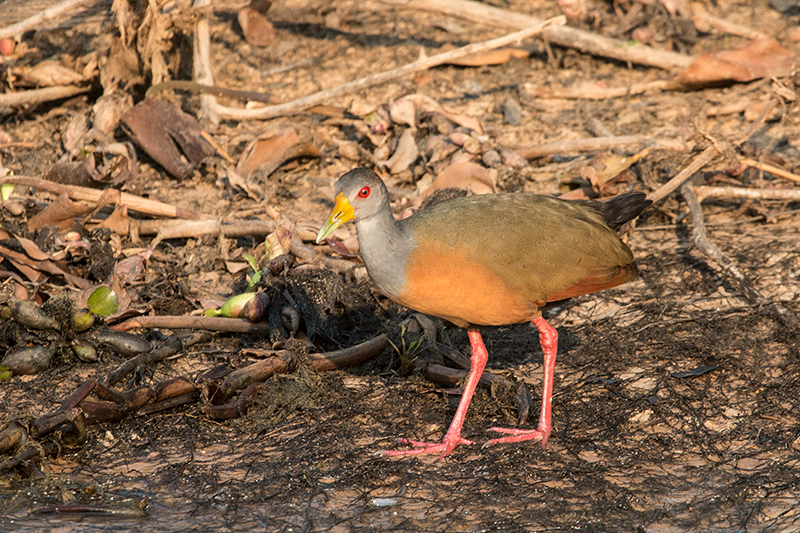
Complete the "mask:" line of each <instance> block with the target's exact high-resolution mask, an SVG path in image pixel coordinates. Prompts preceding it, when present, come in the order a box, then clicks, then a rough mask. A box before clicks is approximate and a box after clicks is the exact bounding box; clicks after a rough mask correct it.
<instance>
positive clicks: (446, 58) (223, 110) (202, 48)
mask: <svg viewBox="0 0 800 533" xmlns="http://www.w3.org/2000/svg"><path fill="white" fill-rule="evenodd" d="M198 1H200V0H198ZM564 22H565V19H564V17H555V18H552V19H549V20H546V21H544V22H542V21H539V20H537V21H536V22H535V23H534V24H533V25H532V26H533V27H525V29H523V30H522V31H518V32H515V33H511V34H508V35H504V36H503V37H498V38H496V39H491V40H489V41H484V42H480V43H474V44H470V45H467V46H464V47H461V48H456V49H455V50H451V51H449V52H444V53H441V54H437V55H435V56H433V57H424V58H421V59H418V60H417V61H414V62H413V63H409V64H407V65H403V66H402V67H398V68H396V69H392V70H389V71H385V72H380V73H378V74H372V75H370V76H366V77H364V78H360V79H358V80H354V81H351V82H349V83H345V84H343V85H339V86H338V87H333V88H332V89H327V90H324V91H320V92H318V93H314V94H312V95H309V96H306V97H303V98H299V99H297V100H294V101H292V102H287V103H285V104H279V105H274V106H268V107H262V108H257V109H240V108H235V107H226V106H223V105H220V104H217V103H216V100H213V97H211V96H202V97H201V101H203V102H205V101H206V100H203V99H205V98H207V99H208V101H209V102H213V103H211V104H209V110H210V112H211V114H212V115H214V116H218V117H220V118H226V119H233V120H248V119H256V120H266V119H270V118H275V117H280V116H287V115H293V114H297V113H299V112H301V111H303V110H305V109H308V108H310V107H313V106H315V105H318V104H321V103H322V102H324V101H326V100H330V99H331V98H336V97H339V96H344V95H346V94H350V93H353V92H355V91H358V90H360V89H364V88H366V87H371V86H373V85H377V84H380V83H384V82H387V81H391V80H395V79H398V78H401V77H403V76H406V75H408V74H412V73H414V72H419V71H422V70H427V69H429V68H431V67H435V66H437V65H442V64H444V63H448V62H450V61H453V60H455V59H461V58H463V57H467V56H470V55H473V54H476V53H479V52H485V51H487V50H493V49H495V48H499V47H501V46H506V45H508V44H511V43H514V42H517V41H521V40H523V39H526V38H528V37H531V36H533V35H536V34H537V33H541V32H542V31H544V30H545V29H546V28H549V27H552V26H554V25H559V24H564ZM206 24H207V23H206ZM200 30H203V28H201V27H200V22H198V24H197V27H196V29H195V32H196V35H195V72H203V73H208V76H210V72H211V68H210V66H209V64H208V61H209V59H208V51H207V46H208V43H207V42H206V41H204V39H205V37H203V39H201V34H200ZM204 31H207V30H204ZM201 60H202V63H203V65H202V66H200V67H199V68H198V64H199V63H200V62H201ZM195 81H198V82H200V83H204V84H206V85H213V80H210V81H209V80H208V79H201V78H200V77H198V76H197V75H195ZM204 109H205V107H204Z"/></svg>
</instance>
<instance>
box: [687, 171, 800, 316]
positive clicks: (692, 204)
mask: <svg viewBox="0 0 800 533" xmlns="http://www.w3.org/2000/svg"><path fill="white" fill-rule="evenodd" d="M681 194H682V195H683V198H684V199H685V200H686V203H687V204H688V206H689V212H690V214H691V216H692V238H693V240H694V244H695V246H696V247H697V249H698V250H700V252H702V253H703V254H705V255H706V256H707V257H709V258H711V259H712V260H713V261H714V262H715V263H717V264H718V265H720V267H721V270H720V274H721V275H722V276H723V277H724V278H725V279H726V280H727V281H728V282H729V283H730V284H731V285H732V286H733V287H734V288H735V289H736V290H737V291H739V292H740V293H741V294H742V296H743V297H744V298H745V299H746V300H747V301H748V302H750V303H751V304H754V305H759V306H762V305H763V306H766V307H767V308H768V309H769V310H770V311H771V312H772V313H773V314H774V315H775V316H776V317H777V318H778V320H780V322H781V323H782V324H783V325H784V326H786V327H789V328H792V329H797V327H798V326H800V320H798V318H797V316H795V315H794V313H792V312H791V311H789V310H788V309H786V308H785V307H784V306H782V305H781V304H779V303H775V302H769V301H768V300H767V299H766V298H764V296H763V295H762V294H761V293H760V292H759V291H758V290H757V289H756V288H755V287H753V283H752V282H751V281H750V280H749V279H748V278H747V277H746V276H745V275H744V274H742V272H741V271H740V270H739V267H738V266H737V265H736V263H735V262H734V261H733V260H732V259H731V258H729V257H728V256H727V255H725V254H723V253H722V251H721V250H720V249H719V248H717V246H716V245H714V244H713V243H712V242H711V241H710V240H709V239H708V234H707V232H706V226H705V222H704V221H703V209H702V208H701V207H700V201H699V200H698V198H697V195H696V194H695V191H694V190H693V188H692V186H691V185H689V184H688V183H687V184H684V185H683V186H682V187H681Z"/></svg>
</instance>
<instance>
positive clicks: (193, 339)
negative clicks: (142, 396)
mask: <svg viewBox="0 0 800 533" xmlns="http://www.w3.org/2000/svg"><path fill="white" fill-rule="evenodd" d="M208 338H209V335H208V334H207V333H204V332H199V333H195V334H192V335H191V336H188V337H186V336H184V337H180V336H178V335H172V336H171V337H169V338H168V339H167V340H166V341H164V344H162V345H161V346H159V347H158V348H156V349H155V350H153V351H152V352H148V353H144V354H142V355H137V356H136V357H133V358H132V359H128V360H127V361H125V362H124V363H122V364H121V365H120V366H118V367H117V368H116V369H115V370H114V371H112V372H111V373H110V374H108V376H106V379H105V380H104V381H103V383H104V384H105V385H108V386H111V385H113V384H115V383H117V382H118V381H119V380H121V379H122V378H123V377H125V376H126V375H127V374H128V373H129V372H132V371H133V369H134V368H136V367H137V366H139V365H146V364H150V363H154V362H156V361H161V360H163V359H166V358H167V357H171V356H173V355H175V354H176V353H178V350H180V349H181V348H185V347H187V346H191V345H192V344H197V343H198V342H204V341H206V340H208Z"/></svg>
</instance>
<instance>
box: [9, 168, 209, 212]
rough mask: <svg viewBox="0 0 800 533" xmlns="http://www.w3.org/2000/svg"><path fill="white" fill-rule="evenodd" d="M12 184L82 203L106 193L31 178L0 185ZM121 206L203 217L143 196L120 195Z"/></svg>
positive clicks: (141, 210)
mask: <svg viewBox="0 0 800 533" xmlns="http://www.w3.org/2000/svg"><path fill="white" fill-rule="evenodd" d="M5 183H11V184H13V185H23V186H26V187H34V188H37V189H43V190H45V191H48V192H52V193H55V194H66V195H67V196H69V197H70V199H72V200H76V201H82V202H92V203H98V202H99V201H100V198H101V196H102V195H103V193H104V192H105V191H103V190H98V189H91V188H89V187H79V186H77V185H64V184H61V183H55V182H53V181H48V180H43V179H40V178H34V177H30V176H3V177H0V185H2V184H5ZM118 202H119V203H120V204H123V205H126V206H128V208H129V209H133V210H134V211H139V212H140V213H147V214H148V215H156V216H162V217H170V218H189V219H199V218H201V215H200V214H198V213H195V212H194V211H191V210H189V209H184V208H181V207H176V206H174V205H169V204H164V203H161V202H158V201H156V200H148V199H147V198H142V197H141V196H136V195H134V194H129V193H126V192H121V193H119V200H118Z"/></svg>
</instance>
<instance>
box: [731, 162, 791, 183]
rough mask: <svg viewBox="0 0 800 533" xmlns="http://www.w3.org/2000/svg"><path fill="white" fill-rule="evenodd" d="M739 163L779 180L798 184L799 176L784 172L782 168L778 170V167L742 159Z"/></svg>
mask: <svg viewBox="0 0 800 533" xmlns="http://www.w3.org/2000/svg"><path fill="white" fill-rule="evenodd" d="M741 163H742V164H743V165H747V166H748V167H753V168H757V169H758V170H763V171H764V172H769V173H770V174H774V175H775V176H779V177H781V178H786V179H787V180H792V181H796V182H800V176H798V175H797V174H795V173H794V172H789V171H788V170H784V169H782V168H778V167H776V166H774V165H770V164H768V163H762V162H761V161H756V160H754V159H742V160H741Z"/></svg>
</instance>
